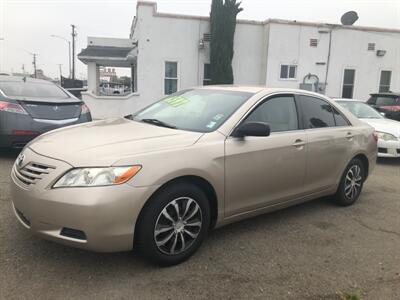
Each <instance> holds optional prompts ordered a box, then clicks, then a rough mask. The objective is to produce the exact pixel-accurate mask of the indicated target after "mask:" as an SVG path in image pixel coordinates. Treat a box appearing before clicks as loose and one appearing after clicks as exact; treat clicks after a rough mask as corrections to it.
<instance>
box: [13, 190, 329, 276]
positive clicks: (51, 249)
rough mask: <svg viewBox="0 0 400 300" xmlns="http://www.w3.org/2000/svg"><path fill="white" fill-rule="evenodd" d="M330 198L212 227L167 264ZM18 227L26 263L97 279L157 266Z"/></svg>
mask: <svg viewBox="0 0 400 300" xmlns="http://www.w3.org/2000/svg"><path fill="white" fill-rule="evenodd" d="M329 200H330V199H329V198H327V197H324V198H320V199H316V200H313V201H309V202H306V203H302V204H298V205H295V206H291V207H288V208H285V209H281V210H278V211H275V212H271V213H268V214H263V215H259V216H256V217H253V218H249V219H245V220H243V221H239V222H236V223H233V224H229V225H226V226H224V227H222V228H218V229H214V230H212V231H211V232H210V234H209V236H208V238H207V239H206V241H205V243H204V245H203V247H200V249H199V251H198V252H197V254H196V255H194V256H193V257H192V258H191V259H189V260H188V261H186V262H184V263H182V264H180V265H177V266H173V267H170V268H172V269H177V268H179V269H183V270H187V271H189V270H190V269H191V268H193V267H195V266H198V265H199V264H202V262H203V261H204V260H206V261H208V260H209V259H212V256H213V252H214V251H218V250H216V249H220V248H221V247H222V248H223V247H224V245H225V244H226V243H227V242H230V241H232V240H236V241H237V242H240V241H241V239H246V238H248V236H249V235H251V234H252V233H254V232H265V233H268V232H272V231H273V232H274V235H276V232H277V231H280V230H285V229H284V228H285V226H288V224H289V226H297V225H298V224H300V223H302V222H303V221H304V219H307V218H308V217H310V216H311V215H315V214H319V213H321V211H324V210H325V211H326V210H331V209H335V205H333V204H332V203H331V201H329ZM310 218H311V217H310ZM17 231H18V232H17V233H16V236H19V237H20V238H18V242H16V243H14V249H15V247H17V248H18V247H20V248H22V249H19V250H18V249H17V251H18V252H19V251H22V252H24V251H26V250H27V249H29V255H28V257H26V258H25V259H24V263H26V264H28V265H30V264H32V263H33V262H32V261H29V258H32V257H35V264H37V262H40V264H41V267H40V268H47V267H49V268H50V267H51V268H54V266H55V265H56V266H57V267H56V268H57V269H58V268H59V269H63V270H64V272H66V273H68V271H70V272H71V273H73V272H74V270H76V269H79V270H80V274H79V275H78V276H82V277H83V278H87V277H88V276H90V277H95V278H96V277H98V279H102V278H103V276H101V274H104V273H107V274H130V273H136V274H137V272H144V273H146V272H149V271H152V270H153V271H154V270H159V269H160V267H159V266H156V265H152V264H150V263H148V262H146V261H144V260H143V259H142V258H141V256H140V255H139V254H138V253H137V250H136V249H133V251H132V252H121V253H95V252H90V251H85V250H81V249H76V248H71V247H67V246H63V245H59V244H57V243H54V242H50V241H46V240H43V239H41V238H39V237H35V236H33V235H31V234H30V233H28V232H26V230H25V229H23V228H20V229H18V230H17ZM272 239H273V237H272ZM23 249H24V250H23ZM170 268H167V269H170ZM162 269H164V268H162ZM55 276H58V275H55ZM59 279H61V278H59ZM104 279H105V278H104Z"/></svg>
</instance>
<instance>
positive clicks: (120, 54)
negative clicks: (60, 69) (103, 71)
mask: <svg viewBox="0 0 400 300" xmlns="http://www.w3.org/2000/svg"><path fill="white" fill-rule="evenodd" d="M136 57H137V47H136V46H135V47H131V48H129V47H111V46H88V47H87V48H85V49H82V51H81V53H79V54H78V58H79V60H80V61H82V62H83V63H84V64H87V63H89V62H96V63H97V64H99V65H104V66H114V67H125V66H129V65H131V64H133V63H134V62H135V61H136Z"/></svg>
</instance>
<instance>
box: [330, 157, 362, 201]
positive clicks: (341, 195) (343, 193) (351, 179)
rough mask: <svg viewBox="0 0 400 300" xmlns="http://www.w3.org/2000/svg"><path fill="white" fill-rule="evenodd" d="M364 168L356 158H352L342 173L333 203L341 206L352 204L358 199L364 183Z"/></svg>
mask: <svg viewBox="0 0 400 300" xmlns="http://www.w3.org/2000/svg"><path fill="white" fill-rule="evenodd" d="M365 177H366V174H365V166H364V164H363V163H362V161H361V160H360V159H358V158H354V159H352V160H351V161H350V163H349V164H348V166H347V168H346V170H345V171H344V173H343V175H342V178H341V181H340V184H339V188H338V190H337V192H336V194H335V201H336V203H337V204H339V205H341V206H349V205H352V204H354V203H355V202H356V201H357V200H358V198H359V197H360V194H361V191H362V188H363V186H364V181H365Z"/></svg>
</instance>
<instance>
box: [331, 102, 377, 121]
mask: <svg viewBox="0 0 400 300" xmlns="http://www.w3.org/2000/svg"><path fill="white" fill-rule="evenodd" d="M337 102H338V103H339V104H340V105H341V106H343V107H344V108H346V109H347V110H348V111H350V112H351V113H352V114H353V115H355V116H356V117H357V118H360V119H383V116H382V115H381V114H380V113H379V112H377V111H376V110H375V109H373V108H372V107H371V106H369V105H367V104H365V103H361V102H355V101H337Z"/></svg>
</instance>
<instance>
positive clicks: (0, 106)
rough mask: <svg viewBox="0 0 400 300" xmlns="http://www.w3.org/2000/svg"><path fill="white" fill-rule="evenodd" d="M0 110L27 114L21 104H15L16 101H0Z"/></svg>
mask: <svg viewBox="0 0 400 300" xmlns="http://www.w3.org/2000/svg"><path fill="white" fill-rule="evenodd" d="M0 111H6V112H10V113H15V114H22V115H27V114H28V113H27V112H26V111H25V109H24V108H23V107H22V106H21V105H19V104H16V103H10V102H4V101H0Z"/></svg>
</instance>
